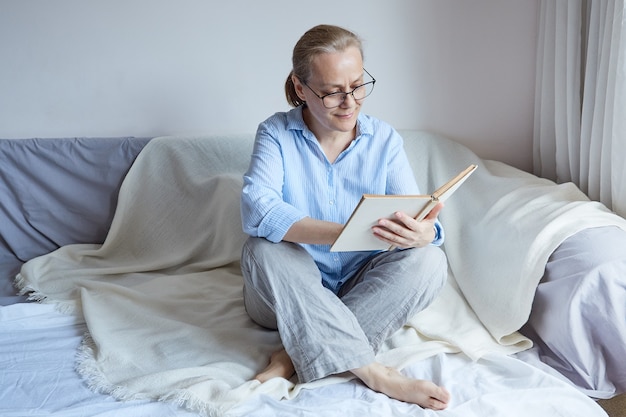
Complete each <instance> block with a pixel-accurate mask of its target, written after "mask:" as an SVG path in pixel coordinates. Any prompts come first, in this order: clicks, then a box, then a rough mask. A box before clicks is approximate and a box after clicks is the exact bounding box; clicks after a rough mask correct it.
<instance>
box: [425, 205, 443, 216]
mask: <svg viewBox="0 0 626 417" xmlns="http://www.w3.org/2000/svg"><path fill="white" fill-rule="evenodd" d="M441 210H443V203H438V204H437V205H436V206H435V207H433V209H432V210H431V211H430V213H428V214H427V215H426V217H425V219H427V220H435V219H436V218H437V216H439V213H441Z"/></svg>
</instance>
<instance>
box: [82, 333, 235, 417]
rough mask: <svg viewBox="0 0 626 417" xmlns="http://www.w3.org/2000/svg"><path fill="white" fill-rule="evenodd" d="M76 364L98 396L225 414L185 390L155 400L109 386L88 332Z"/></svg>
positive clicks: (205, 416)
mask: <svg viewBox="0 0 626 417" xmlns="http://www.w3.org/2000/svg"><path fill="white" fill-rule="evenodd" d="M76 362H77V364H76V371H77V372H78V374H79V375H80V376H81V377H82V378H83V379H84V380H85V382H86V383H87V386H88V387H89V389H91V390H92V391H94V392H97V393H100V394H104V395H110V396H112V397H113V398H115V399H116V400H119V401H132V400H149V401H160V402H168V403H171V404H174V405H176V406H177V407H180V408H183V409H186V410H188V411H191V412H194V413H198V414H200V415H201V416H202V417H220V416H224V415H225V414H226V412H227V410H225V409H224V407H218V406H216V405H213V404H210V403H207V402H206V401H202V400H200V399H199V398H197V397H195V396H194V395H193V394H191V393H190V392H188V391H185V390H176V391H174V392H171V393H169V394H166V395H163V396H160V397H157V398H155V397H152V396H150V395H148V394H145V393H137V392H132V391H131V390H129V389H128V388H126V387H124V386H120V385H115V384H111V383H110V382H109V380H108V379H107V378H106V376H105V375H104V374H103V373H102V371H101V370H100V367H99V366H98V363H97V361H96V359H95V342H94V340H93V338H92V337H91V334H90V333H89V332H85V334H84V336H83V341H82V343H81V345H80V347H79V348H78V352H77V359H76Z"/></svg>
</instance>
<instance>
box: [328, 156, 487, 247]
mask: <svg viewBox="0 0 626 417" xmlns="http://www.w3.org/2000/svg"><path fill="white" fill-rule="evenodd" d="M477 167H478V166H477V165H470V166H468V167H467V168H465V169H464V170H463V171H461V172H460V173H459V174H458V175H457V176H455V177H454V178H452V179H451V180H450V181H448V182H446V183H445V184H444V185H442V186H441V187H439V188H438V189H437V190H436V191H435V192H434V193H432V194H431V195H380V194H364V195H363V197H362V198H361V201H360V202H359V204H358V205H357V206H356V208H355V209H354V211H353V212H352V215H351V216H350V218H349V219H348V222H347V223H346V224H345V226H344V227H343V230H342V231H341V233H340V234H339V236H338V237H337V240H335V242H334V243H333V245H332V246H331V247H330V251H331V252H347V251H365V250H389V249H391V248H392V246H390V245H389V244H388V243H385V242H383V241H382V240H380V239H378V238H377V237H376V236H374V233H373V232H372V226H374V225H375V224H376V223H377V222H378V219H382V218H389V219H393V218H395V216H394V213H395V212H397V211H402V212H404V213H406V214H408V215H409V216H412V217H414V218H415V219H417V220H422V219H423V218H424V217H426V216H427V215H428V213H429V212H430V211H431V210H432V209H433V208H434V207H435V206H436V205H437V204H438V203H441V202H444V201H446V200H447V199H448V198H449V197H450V196H451V195H452V193H454V192H455V191H456V190H457V189H458V188H459V187H460V186H461V184H463V182H464V181H465V180H466V179H467V178H468V177H469V176H470V175H471V174H472V173H473V172H474V171H475V170H476V168H477Z"/></svg>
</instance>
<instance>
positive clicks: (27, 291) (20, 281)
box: [13, 273, 77, 315]
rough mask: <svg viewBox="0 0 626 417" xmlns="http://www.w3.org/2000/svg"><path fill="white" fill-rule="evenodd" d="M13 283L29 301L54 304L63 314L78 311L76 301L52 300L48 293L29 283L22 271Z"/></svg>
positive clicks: (18, 291)
mask: <svg viewBox="0 0 626 417" xmlns="http://www.w3.org/2000/svg"><path fill="white" fill-rule="evenodd" d="M13 285H14V286H15V288H16V289H17V293H18V295H26V296H27V297H28V298H27V299H28V300H29V301H35V302H37V303H40V304H54V305H55V309H56V310H57V311H58V312H59V313H62V314H67V315H71V314H75V313H77V308H76V305H75V304H74V303H72V302H67V301H58V300H57V301H53V300H50V299H49V298H48V296H47V295H45V294H44V293H42V292H41V291H39V290H38V289H37V288H35V287H33V286H31V285H30V284H28V281H27V280H26V278H24V276H23V275H22V274H21V273H18V274H17V275H16V276H15V278H14V279H13Z"/></svg>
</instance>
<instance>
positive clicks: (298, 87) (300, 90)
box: [291, 75, 306, 102]
mask: <svg viewBox="0 0 626 417" xmlns="http://www.w3.org/2000/svg"><path fill="white" fill-rule="evenodd" d="M291 82H292V83H293V88H294V90H295V91H296V94H297V95H298V97H299V98H300V100H302V101H304V102H306V96H305V95H304V85H303V84H302V82H301V81H300V78H298V77H296V76H295V75H292V76H291Z"/></svg>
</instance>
